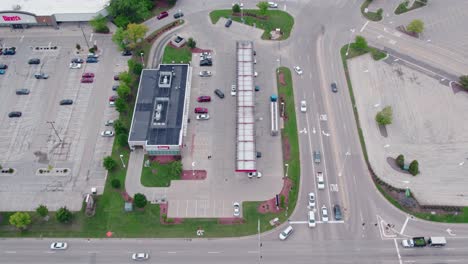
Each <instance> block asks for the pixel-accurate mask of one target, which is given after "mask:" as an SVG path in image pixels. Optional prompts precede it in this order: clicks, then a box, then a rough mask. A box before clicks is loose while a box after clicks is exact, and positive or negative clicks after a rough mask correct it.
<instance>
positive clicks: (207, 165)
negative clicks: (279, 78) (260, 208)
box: [167, 19, 283, 217]
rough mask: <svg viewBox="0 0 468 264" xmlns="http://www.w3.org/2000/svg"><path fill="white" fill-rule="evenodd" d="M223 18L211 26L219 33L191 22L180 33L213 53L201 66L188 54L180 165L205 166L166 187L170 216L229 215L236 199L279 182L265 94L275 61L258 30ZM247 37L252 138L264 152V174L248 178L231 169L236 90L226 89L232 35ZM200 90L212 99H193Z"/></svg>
mask: <svg viewBox="0 0 468 264" xmlns="http://www.w3.org/2000/svg"><path fill="white" fill-rule="evenodd" d="M223 21H224V20H222V19H221V20H220V21H219V22H218V24H216V25H214V26H212V27H214V30H215V31H216V34H217V36H218V37H217V38H208V37H206V38H204V37H203V36H204V35H205V34H206V30H203V27H206V26H207V25H198V24H191V25H189V26H188V27H187V28H184V30H183V31H182V32H180V33H179V34H180V35H182V36H184V34H186V35H185V36H191V35H196V36H198V38H199V40H197V43H198V44H197V46H198V47H200V48H202V49H209V50H211V56H212V58H213V66H211V67H200V66H199V62H200V55H199V54H198V53H195V54H193V56H192V66H193V76H192V88H191V95H190V116H189V118H190V122H189V125H188V130H187V135H186V137H185V139H184V141H185V143H186V146H185V148H184V149H183V153H182V161H183V166H184V169H186V170H190V169H192V168H193V169H195V170H199V169H202V170H206V171H207V179H206V180H204V181H173V182H172V183H171V187H170V188H169V191H168V193H167V198H168V200H169V210H168V217H232V216H233V203H234V202H243V201H261V200H266V199H271V198H273V197H274V196H275V194H277V193H279V192H280V190H281V187H282V177H283V168H282V150H281V137H280V136H275V137H273V136H271V135H270V108H269V107H270V101H269V96H270V95H271V94H272V93H276V83H275V67H274V66H272V65H276V64H275V62H274V60H273V59H272V58H273V56H271V54H270V51H269V50H268V48H269V46H268V45H269V44H267V45H265V46H262V45H261V44H259V45H258V46H257V45H256V40H258V39H259V36H261V32H260V31H258V30H252V29H251V28H250V27H248V26H244V25H241V24H239V23H233V24H232V26H231V27H230V28H229V30H226V29H225V27H224V22H223ZM207 23H209V22H208V21H207ZM244 27H245V28H244ZM188 32H190V33H188ZM242 32H243V35H242ZM245 32H248V33H247V34H245ZM210 34H213V33H212V32H211V33H210ZM228 39H229V40H228ZM245 39H252V40H253V41H254V47H255V50H256V51H257V56H256V59H257V61H258V63H257V64H256V65H255V71H257V72H259V76H258V77H257V78H256V83H255V84H256V85H259V86H260V91H258V92H256V94H255V95H256V97H255V102H256V103H255V126H256V127H255V132H256V138H255V140H256V149H257V151H259V152H261V153H262V157H261V158H258V159H257V169H258V171H260V172H261V173H262V177H261V178H251V179H249V178H248V177H247V174H246V173H240V172H239V173H236V172H235V149H236V139H235V138H236V130H235V128H236V96H232V95H231V94H230V90H231V85H232V84H235V83H236V74H237V73H236V69H235V67H236V57H235V54H236V41H237V40H245ZM202 70H208V71H211V72H212V76H211V77H200V76H198V74H199V72H200V71H202ZM215 89H220V90H221V91H222V92H223V93H224V96H225V97H224V98H223V99H221V98H219V97H218V96H216V95H215V94H214V90H215ZM202 95H208V96H211V102H203V103H200V102H197V97H199V96H202ZM195 107H206V108H208V112H209V115H210V119H209V120H196V114H195V113H194V110H193V109H194V108H195ZM209 156H211V158H209Z"/></svg>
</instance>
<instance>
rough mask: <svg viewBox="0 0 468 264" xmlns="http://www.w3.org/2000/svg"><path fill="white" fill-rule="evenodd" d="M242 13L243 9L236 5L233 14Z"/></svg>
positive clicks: (233, 7)
mask: <svg viewBox="0 0 468 264" xmlns="http://www.w3.org/2000/svg"><path fill="white" fill-rule="evenodd" d="M240 11H241V8H240V6H239V4H235V5H233V6H232V12H233V13H240Z"/></svg>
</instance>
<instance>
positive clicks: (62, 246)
mask: <svg viewBox="0 0 468 264" xmlns="http://www.w3.org/2000/svg"><path fill="white" fill-rule="evenodd" d="M67 248H68V244H67V243H66V242H54V243H52V244H51V245H50V249H52V250H65V249H67Z"/></svg>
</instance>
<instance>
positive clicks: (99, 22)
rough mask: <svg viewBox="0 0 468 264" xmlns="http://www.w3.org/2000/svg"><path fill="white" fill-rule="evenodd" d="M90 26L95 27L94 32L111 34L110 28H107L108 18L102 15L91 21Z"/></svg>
mask: <svg viewBox="0 0 468 264" xmlns="http://www.w3.org/2000/svg"><path fill="white" fill-rule="evenodd" d="M89 24H90V25H91V26H92V27H93V30H94V32H98V33H109V28H108V27H107V18H105V17H104V16H103V15H101V14H99V15H97V16H95V17H94V18H93V19H91V20H90V21H89Z"/></svg>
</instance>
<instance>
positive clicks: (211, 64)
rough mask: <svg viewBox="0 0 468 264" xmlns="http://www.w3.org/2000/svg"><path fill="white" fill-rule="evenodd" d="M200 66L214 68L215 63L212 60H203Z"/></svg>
mask: <svg viewBox="0 0 468 264" xmlns="http://www.w3.org/2000/svg"><path fill="white" fill-rule="evenodd" d="M200 66H213V61H212V60H211V59H204V60H201V61H200Z"/></svg>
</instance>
